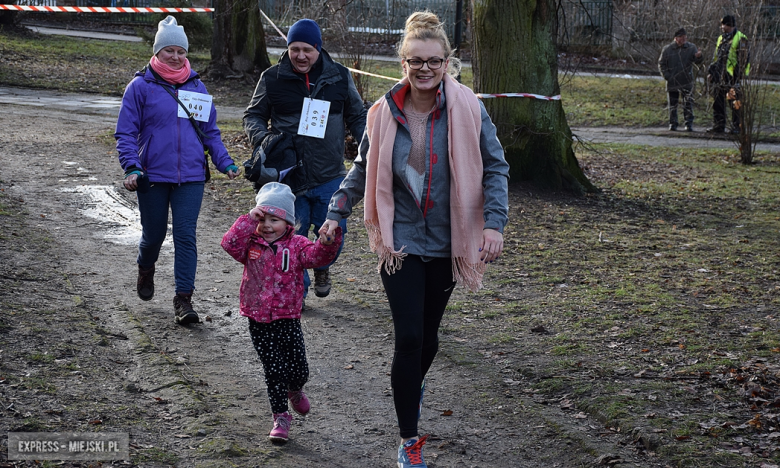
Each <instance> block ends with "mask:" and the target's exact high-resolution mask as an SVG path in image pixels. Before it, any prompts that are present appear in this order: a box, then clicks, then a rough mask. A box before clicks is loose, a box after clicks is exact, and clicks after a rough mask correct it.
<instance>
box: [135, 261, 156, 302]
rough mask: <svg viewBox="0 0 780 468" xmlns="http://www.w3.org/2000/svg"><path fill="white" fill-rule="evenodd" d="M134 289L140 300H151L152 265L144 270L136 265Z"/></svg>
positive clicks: (152, 294)
mask: <svg viewBox="0 0 780 468" xmlns="http://www.w3.org/2000/svg"><path fill="white" fill-rule="evenodd" d="M135 290H136V292H138V297H140V298H141V300H142V301H148V300H151V299H152V298H153V297H154V265H152V266H151V267H150V268H149V269H148V270H145V269H143V268H142V267H141V265H138V281H136V283H135Z"/></svg>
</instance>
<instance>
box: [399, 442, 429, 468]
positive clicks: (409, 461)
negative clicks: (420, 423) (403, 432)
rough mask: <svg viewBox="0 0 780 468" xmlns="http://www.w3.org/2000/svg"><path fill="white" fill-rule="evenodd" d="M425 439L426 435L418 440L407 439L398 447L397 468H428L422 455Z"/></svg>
mask: <svg viewBox="0 0 780 468" xmlns="http://www.w3.org/2000/svg"><path fill="white" fill-rule="evenodd" d="M426 439H428V436H427V435H424V436H422V437H420V439H409V440H407V441H406V443H404V444H401V446H400V447H398V468H428V465H426V464H425V460H423V454H422V447H423V445H425V440H426Z"/></svg>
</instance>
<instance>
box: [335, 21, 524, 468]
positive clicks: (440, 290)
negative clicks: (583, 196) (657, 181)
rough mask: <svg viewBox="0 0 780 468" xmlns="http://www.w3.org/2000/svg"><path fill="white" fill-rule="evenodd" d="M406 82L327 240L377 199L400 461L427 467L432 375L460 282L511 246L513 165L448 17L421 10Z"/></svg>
mask: <svg viewBox="0 0 780 468" xmlns="http://www.w3.org/2000/svg"><path fill="white" fill-rule="evenodd" d="M398 55H399V57H400V59H401V65H402V67H403V71H404V79H403V80H401V82H400V83H398V84H397V85H396V86H394V87H393V88H392V89H391V90H390V92H388V93H387V94H386V95H385V96H384V98H382V99H380V100H379V101H377V102H376V103H375V104H374V105H373V107H372V108H371V109H370V110H369V111H368V121H367V125H366V132H365V135H364V136H363V139H362V141H361V144H360V152H359V155H358V157H357V158H356V159H355V163H354V165H353V167H352V169H351V170H350V172H349V174H348V175H347V177H346V179H344V182H343V183H342V184H341V187H340V188H339V190H338V191H337V192H336V193H335V194H334V195H333V198H332V199H331V202H330V206H329V211H328V216H327V218H328V220H327V221H326V222H325V223H324V224H323V225H322V227H321V228H320V234H323V235H328V236H330V235H333V233H334V232H335V229H336V227H337V226H338V222H339V221H340V220H341V219H343V218H346V217H348V216H349V215H350V214H351V212H352V208H353V207H354V206H355V205H356V204H357V203H358V202H359V201H360V200H361V199H363V198H364V197H365V201H364V205H365V220H364V222H365V225H366V229H367V231H368V237H369V244H370V247H371V250H372V251H374V252H375V253H376V254H377V255H378V256H379V265H378V269H379V272H380V274H381V277H382V282H383V284H384V287H385V292H386V294H387V298H388V302H389V304H390V310H391V312H392V316H393V324H394V328H395V354H394V357H393V366H392V372H391V377H390V379H391V384H392V387H393V399H394V403H395V410H396V416H397V418H398V425H399V429H400V436H401V445H400V447H399V448H398V460H397V462H398V466H399V467H401V468H412V467H414V468H419V467H425V466H427V465H426V464H425V461H424V460H423V456H422V446H423V444H424V443H425V439H426V438H427V436H424V437H422V438H421V437H420V436H419V431H418V428H417V423H418V421H419V418H420V409H421V407H422V397H423V392H424V389H425V375H426V373H427V372H428V369H430V367H431V364H432V363H433V360H434V357H435V356H436V353H437V351H438V345H439V342H438V330H439V324H440V323H441V319H442V316H443V315H444V310H445V308H446V307H447V302H448V301H449V298H450V295H451V294H452V290H453V288H454V287H455V285H456V283H458V282H460V283H462V284H464V285H465V286H466V287H468V288H469V289H470V290H472V291H476V290H478V289H479V288H481V287H482V275H483V274H484V272H485V268H486V266H487V264H488V263H490V262H492V261H494V260H496V259H497V258H498V257H499V255H501V251H502V250H503V246H504V241H503V234H502V233H503V230H504V226H506V224H507V220H508V211H509V209H508V188H507V187H508V179H509V165H508V164H507V162H506V160H505V159H504V151H503V148H502V146H501V143H500V142H499V141H498V138H497V137H496V128H495V126H494V125H493V123H492V122H491V120H490V117H489V116H488V115H487V112H486V111H485V107H484V106H483V105H482V103H481V102H480V101H479V100H478V99H477V97H476V96H475V95H474V93H473V92H472V91H471V90H470V89H469V88H467V87H466V86H463V85H461V84H459V83H458V82H457V81H455V80H454V79H453V78H452V77H451V75H457V73H458V72H459V69H460V63H459V61H458V60H457V59H456V58H455V57H453V51H452V48H451V47H450V43H449V41H448V39H447V35H446V33H445V31H444V29H443V24H442V23H441V22H440V21H439V18H438V17H437V16H436V15H435V14H433V13H431V12H417V13H414V14H412V15H411V16H410V17H409V18H408V19H407V20H406V33H405V35H404V38H403V40H402V41H401V43H400V44H399V46H398Z"/></svg>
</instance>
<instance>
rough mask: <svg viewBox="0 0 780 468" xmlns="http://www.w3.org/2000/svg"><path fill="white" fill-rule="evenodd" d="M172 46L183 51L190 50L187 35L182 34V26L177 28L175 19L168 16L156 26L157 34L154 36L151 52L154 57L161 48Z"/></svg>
mask: <svg viewBox="0 0 780 468" xmlns="http://www.w3.org/2000/svg"><path fill="white" fill-rule="evenodd" d="M172 45H174V46H179V47H181V48H182V49H184V50H188V49H189V48H190V42H189V41H188V40H187V35H186V34H184V26H179V24H178V23H177V22H176V18H174V17H173V16H170V15H168V17H167V18H165V19H164V20H162V21H160V22H159V23H158V24H157V34H156V35H155V36H154V45H153V46H152V50H153V51H154V55H157V52H159V51H160V50H161V49H162V48H163V47H167V46H172Z"/></svg>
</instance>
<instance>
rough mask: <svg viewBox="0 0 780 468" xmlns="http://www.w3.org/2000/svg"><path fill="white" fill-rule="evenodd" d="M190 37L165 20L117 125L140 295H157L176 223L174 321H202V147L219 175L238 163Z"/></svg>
mask: <svg viewBox="0 0 780 468" xmlns="http://www.w3.org/2000/svg"><path fill="white" fill-rule="evenodd" d="M188 46H189V41H188V40H187V35H186V34H185V33H184V28H183V27H182V26H179V25H178V24H177V23H176V18H174V17H173V16H168V17H167V18H165V19H164V20H162V21H160V23H159V25H158V28H157V34H156V36H155V39H154V46H153V51H154V55H153V56H152V59H151V61H150V62H149V66H148V67H146V68H145V69H144V70H142V71H140V72H137V73H136V75H135V78H133V80H132V81H131V82H130V84H128V85H127V88H125V94H124V96H123V97H122V107H121V108H120V109H119V118H118V120H117V124H116V133H114V138H116V148H117V151H119V162H120V163H121V164H122V169H124V170H125V180H124V186H125V188H126V189H127V190H130V191H135V192H136V193H137V195H138V209H139V211H140V213H141V226H142V228H143V233H142V234H141V241H140V242H139V245H138V259H137V263H138V280H137V284H136V289H137V292H138V297H140V298H141V299H142V300H144V301H148V300H150V299H152V297H153V296H154V265H155V263H156V262H157V259H158V257H159V254H160V247H162V244H163V241H164V240H165V235H166V233H167V231H168V207H169V206H170V210H171V214H172V226H173V245H174V251H175V252H174V266H173V272H174V277H175V279H176V295H175V296H174V298H173V306H174V311H175V319H176V322H177V323H181V324H188V323H198V322H199V321H200V318H199V317H198V314H197V313H196V312H195V311H194V310H193V308H192V292H193V290H194V289H195V271H196V269H197V261H198V251H197V246H196V242H195V229H196V226H197V222H198V215H199V214H200V206H201V202H202V200H203V188H204V185H205V182H206V180H208V177H209V174H208V161H207V159H206V156H205V154H204V150H206V151H208V154H209V155H210V156H211V161H212V162H213V163H214V165H215V166H216V167H217V169H219V171H220V172H222V173H224V174H227V176H228V177H229V178H231V179H234V178H235V177H236V176H238V175H239V174H240V170H239V168H238V167H237V166H236V165H235V164H234V163H233V160H232V159H231V158H230V155H228V152H227V149H226V148H225V145H224V144H223V143H222V139H221V134H220V131H219V129H218V128H217V112H216V110H215V109H214V106H213V105H212V99H211V96H209V94H208V92H207V91H206V87H205V86H204V85H203V83H202V82H201V81H200V79H199V78H198V74H197V73H196V72H195V71H193V70H192V69H191V68H190V63H189V60H187V49H188Z"/></svg>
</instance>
